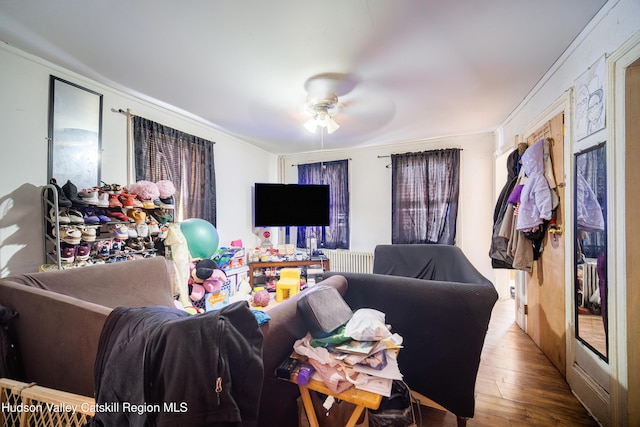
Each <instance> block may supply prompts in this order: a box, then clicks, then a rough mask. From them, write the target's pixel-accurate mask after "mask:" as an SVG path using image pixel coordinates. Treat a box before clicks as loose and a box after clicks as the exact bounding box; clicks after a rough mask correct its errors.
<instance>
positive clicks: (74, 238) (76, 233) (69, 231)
mask: <svg viewBox="0 0 640 427" xmlns="http://www.w3.org/2000/svg"><path fill="white" fill-rule="evenodd" d="M81 239H82V232H81V231H80V229H78V227H76V226H73V225H69V226H65V227H60V240H61V241H63V242H65V243H68V244H70V245H79V244H80V240H81Z"/></svg>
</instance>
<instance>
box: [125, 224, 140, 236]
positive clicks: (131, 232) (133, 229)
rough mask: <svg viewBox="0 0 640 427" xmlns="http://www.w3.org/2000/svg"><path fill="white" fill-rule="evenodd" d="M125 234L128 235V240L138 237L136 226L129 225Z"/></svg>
mask: <svg viewBox="0 0 640 427" xmlns="http://www.w3.org/2000/svg"><path fill="white" fill-rule="evenodd" d="M127 232H128V233H129V239H135V238H136V237H138V231H137V230H136V226H135V225H134V224H129V228H128V229H127Z"/></svg>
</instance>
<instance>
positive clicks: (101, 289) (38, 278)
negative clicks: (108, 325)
mask: <svg viewBox="0 0 640 427" xmlns="http://www.w3.org/2000/svg"><path fill="white" fill-rule="evenodd" d="M168 268H169V265H168V262H167V261H166V260H165V258H164V257H159V256H157V257H153V258H145V259H139V260H131V261H125V262H116V263H113V264H104V265H94V266H91V267H82V268H72V269H66V270H53V271H45V272H39V273H31V274H21V275H16V276H11V277H7V278H5V279H2V280H0V282H3V281H5V280H8V281H11V282H14V283H20V284H22V285H27V286H31V287H35V288H40V289H45V290H48V291H51V292H56V293H59V294H64V295H68V296H71V297H74V298H78V299H80V300H83V301H88V302H92V303H94V304H98V305H102V306H105V307H110V308H116V307H118V306H128V307H142V306H145V305H165V306H173V301H174V298H173V295H172V286H171V276H170V275H169V274H168Z"/></svg>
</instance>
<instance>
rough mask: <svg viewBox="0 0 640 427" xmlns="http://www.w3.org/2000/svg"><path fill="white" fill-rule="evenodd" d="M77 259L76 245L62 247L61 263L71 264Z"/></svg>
mask: <svg viewBox="0 0 640 427" xmlns="http://www.w3.org/2000/svg"><path fill="white" fill-rule="evenodd" d="M75 258H76V245H72V244H69V245H62V247H61V248H60V261H62V262H64V263H67V264H71V263H72V262H73V261H75Z"/></svg>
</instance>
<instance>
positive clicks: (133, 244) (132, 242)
mask: <svg viewBox="0 0 640 427" xmlns="http://www.w3.org/2000/svg"><path fill="white" fill-rule="evenodd" d="M127 246H128V247H130V248H131V249H132V250H134V251H142V250H144V243H143V240H142V238H141V237H137V238H135V239H129V240H128V241H127Z"/></svg>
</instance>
